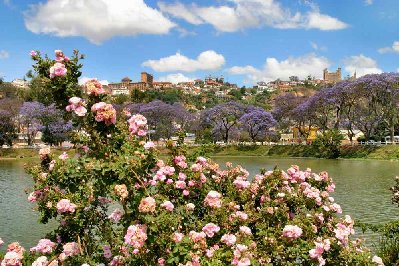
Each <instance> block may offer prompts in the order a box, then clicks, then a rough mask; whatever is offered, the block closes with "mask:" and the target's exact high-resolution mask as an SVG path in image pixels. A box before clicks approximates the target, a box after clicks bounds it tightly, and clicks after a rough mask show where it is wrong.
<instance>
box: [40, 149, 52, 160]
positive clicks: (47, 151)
mask: <svg viewBox="0 0 399 266" xmlns="http://www.w3.org/2000/svg"><path fill="white" fill-rule="evenodd" d="M49 154H50V148H41V149H40V150H39V157H40V160H44V159H46V157H47V156H48V155H49Z"/></svg>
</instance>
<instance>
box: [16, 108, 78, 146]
mask: <svg viewBox="0 0 399 266" xmlns="http://www.w3.org/2000/svg"><path fill="white" fill-rule="evenodd" d="M63 115H64V113H63V112H62V111H61V110H59V109H57V108H56V106H55V104H51V105H49V106H45V105H44V104H42V103H39V102H24V103H23V105H22V106H21V109H20V113H19V122H20V125H21V127H22V131H23V132H24V133H25V135H26V138H27V142H28V145H32V144H33V141H34V138H35V136H36V134H37V133H38V132H39V131H41V132H42V133H43V135H42V140H43V141H44V142H46V143H49V144H59V143H61V142H62V141H64V140H66V138H67V133H68V132H69V131H70V130H71V129H72V124H71V123H70V122H67V121H65V120H64V118H63Z"/></svg>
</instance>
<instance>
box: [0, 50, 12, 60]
mask: <svg viewBox="0 0 399 266" xmlns="http://www.w3.org/2000/svg"><path fill="white" fill-rule="evenodd" d="M9 57H10V54H9V53H8V52H7V51H6V50H0V59H6V58H9Z"/></svg>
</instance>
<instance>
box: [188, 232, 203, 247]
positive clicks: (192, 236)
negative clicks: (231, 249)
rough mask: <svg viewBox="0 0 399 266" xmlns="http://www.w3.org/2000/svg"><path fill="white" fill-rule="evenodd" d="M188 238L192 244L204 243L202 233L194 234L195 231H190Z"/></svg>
mask: <svg viewBox="0 0 399 266" xmlns="http://www.w3.org/2000/svg"><path fill="white" fill-rule="evenodd" d="M188 236H189V237H190V239H191V240H192V241H193V242H194V243H199V244H201V243H205V242H204V241H205V238H206V234H205V233H204V232H199V233H198V232H195V231H190V233H189V234H188Z"/></svg>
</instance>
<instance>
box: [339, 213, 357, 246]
mask: <svg viewBox="0 0 399 266" xmlns="http://www.w3.org/2000/svg"><path fill="white" fill-rule="evenodd" d="M334 233H335V237H336V238H337V239H338V241H340V243H341V244H342V245H343V246H347V245H348V242H349V236H350V235H353V234H354V233H355V230H354V229H353V220H352V218H351V217H350V216H349V215H345V220H344V221H343V222H341V223H338V224H337V225H336V228H335V229H334Z"/></svg>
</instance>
